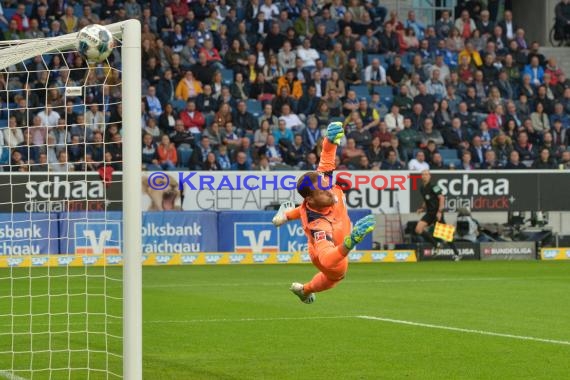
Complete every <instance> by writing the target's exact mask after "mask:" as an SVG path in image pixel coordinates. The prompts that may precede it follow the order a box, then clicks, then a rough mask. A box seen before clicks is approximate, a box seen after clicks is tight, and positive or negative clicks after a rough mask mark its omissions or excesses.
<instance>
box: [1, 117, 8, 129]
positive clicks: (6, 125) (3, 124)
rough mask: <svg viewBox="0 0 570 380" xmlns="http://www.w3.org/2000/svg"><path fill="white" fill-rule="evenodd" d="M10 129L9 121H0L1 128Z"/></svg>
mask: <svg viewBox="0 0 570 380" xmlns="http://www.w3.org/2000/svg"><path fill="white" fill-rule="evenodd" d="M6 127H8V119H0V128H6Z"/></svg>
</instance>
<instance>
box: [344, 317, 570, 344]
mask: <svg viewBox="0 0 570 380" xmlns="http://www.w3.org/2000/svg"><path fill="white" fill-rule="evenodd" d="M355 318H358V319H368V320H372V321H380V322H387V323H395V324H398V325H408V326H415V327H425V328H429V329H438V330H447V331H456V332H462V333H468V334H479V335H487V336H496V337H501V338H510V339H519V340H530V341H533V342H541V343H550V344H559V345H563V346H570V341H566V340H555V339H545V338H536V337H533V336H525V335H514V334H506V333H497V332H492V331H485V330H472V329H464V328H461V327H452V326H444V325H433V324H431V323H421V322H412V321H404V320H400V319H391V318H382V317H373V316H370V315H359V316H356V317H355Z"/></svg>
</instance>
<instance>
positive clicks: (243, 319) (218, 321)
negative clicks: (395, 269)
mask: <svg viewBox="0 0 570 380" xmlns="http://www.w3.org/2000/svg"><path fill="white" fill-rule="evenodd" d="M354 318H359V316H357V315H331V316H315V317H274V318H218V319H187V320H155V321H152V320H151V321H144V322H143V323H171V324H178V323H188V324H190V323H223V322H273V321H310V320H318V319H354Z"/></svg>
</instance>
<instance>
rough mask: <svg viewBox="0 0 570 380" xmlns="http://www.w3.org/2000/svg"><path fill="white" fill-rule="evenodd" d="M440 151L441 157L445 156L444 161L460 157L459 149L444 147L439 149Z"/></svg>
mask: <svg viewBox="0 0 570 380" xmlns="http://www.w3.org/2000/svg"><path fill="white" fill-rule="evenodd" d="M439 153H440V154H441V158H443V161H444V162H447V161H448V160H458V159H459V155H458V152H457V149H446V148H442V149H439Z"/></svg>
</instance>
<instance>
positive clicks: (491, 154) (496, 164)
mask: <svg viewBox="0 0 570 380" xmlns="http://www.w3.org/2000/svg"><path fill="white" fill-rule="evenodd" d="M502 168H503V164H502V163H501V162H500V161H499V160H497V155H496V154H495V151H494V150H488V151H486V152H485V161H484V162H483V163H482V164H481V169H485V170H496V169H502Z"/></svg>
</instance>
